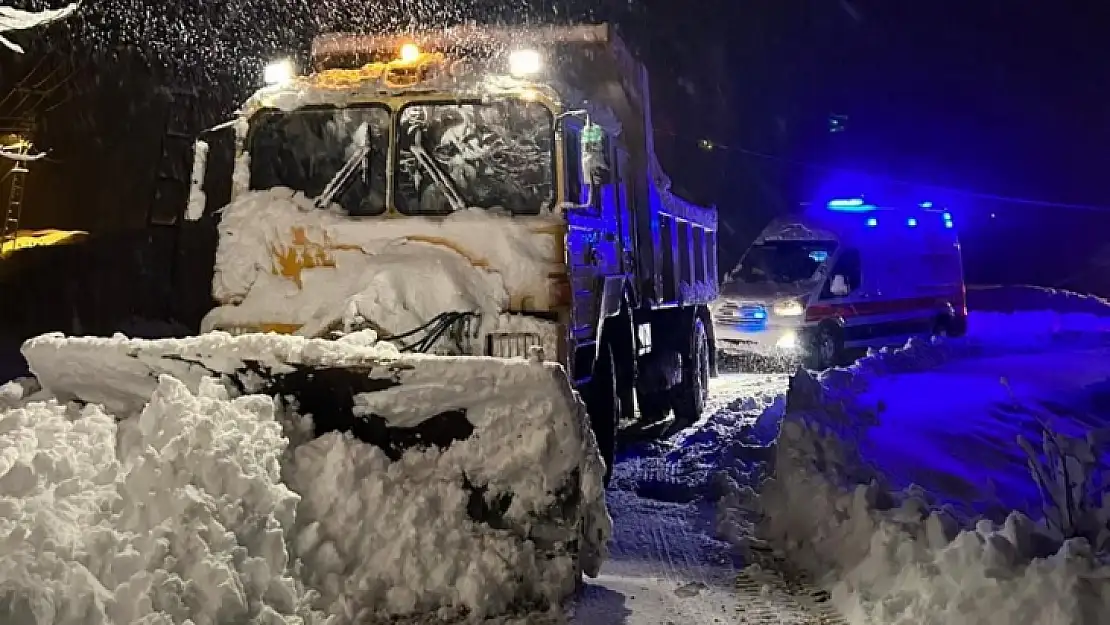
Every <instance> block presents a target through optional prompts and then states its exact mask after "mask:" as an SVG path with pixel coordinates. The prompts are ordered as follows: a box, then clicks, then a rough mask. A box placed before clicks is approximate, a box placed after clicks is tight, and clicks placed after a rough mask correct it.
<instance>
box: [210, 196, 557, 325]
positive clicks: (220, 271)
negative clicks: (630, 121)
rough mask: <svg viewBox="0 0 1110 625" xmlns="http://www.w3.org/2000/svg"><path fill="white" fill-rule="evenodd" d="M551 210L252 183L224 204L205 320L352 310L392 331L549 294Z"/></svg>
mask: <svg viewBox="0 0 1110 625" xmlns="http://www.w3.org/2000/svg"><path fill="white" fill-rule="evenodd" d="M557 223H558V221H557V220H556V218H554V217H543V216H540V217H528V218H520V217H516V218H513V219H507V218H504V217H501V216H498V215H495V214H492V213H490V212H489V211H486V210H483V209H477V208H475V209H468V210H465V211H459V212H456V213H453V214H451V215H449V216H445V217H403V218H388V217H374V218H351V217H347V216H346V215H344V214H342V213H341V212H339V211H337V210H318V209H315V208H314V207H313V204H312V200H310V199H309V198H307V197H305V196H304V194H302V193H299V192H294V191H292V190H289V189H281V188H279V189H271V190H268V191H253V192H249V193H247V194H246V195H244V196H242V197H241V198H240V199H238V200H237V201H235V202H233V203H232V204H230V205H228V206H227V207H226V208H225V209H224V210H223V215H222V218H221V221H220V226H219V244H218V247H217V250H216V263H215V273H214V275H213V283H212V294H213V296H214V297H215V298H216V299H217V300H218V301H220V302H222V303H224V304H229V305H225V306H221V307H219V308H216V309H214V310H213V311H212V312H211V313H209V315H208V316H207V317H206V318H205V320H204V323H203V329H204V330H205V331H207V330H211V329H214V328H221V327H222V328H232V327H244V326H250V325H257V324H275V323H280V324H290V325H296V326H304V327H302V329H301V333H303V334H311V333H313V332H315V331H318V330H322V329H324V328H326V327H328V326H329V325H330V324H333V323H335V322H336V321H339V320H342V319H346V318H348V317H349V316H352V315H354V314H358V315H361V316H362V317H364V318H366V319H368V320H371V321H372V322H373V323H374V324H375V325H376V326H377V327H378V328H380V329H382V330H384V331H386V332H390V333H398V332H404V331H407V330H409V329H411V328H413V327H416V326H418V325H420V324H422V323H424V322H426V321H427V320H429V319H431V318H432V317H434V316H435V315H437V314H439V313H442V312H446V311H474V310H477V311H480V312H482V313H484V314H488V315H489V316H496V315H497V314H498V313H499V312H501V311H503V310H506V309H508V308H509V307H510V306H511V305H517V306H519V305H521V304H522V303H525V302H526V303H527V304H528V305H529V307H530V308H538V309H543V308H545V307H546V306H547V305H548V304H549V301H548V297H549V296H548V289H547V282H546V281H547V276H548V274H549V273H551V272H552V271H553V270H554V269H555V267H556V266H557V265H558V264H559V262H560V259H559V253H558V249H559V247H558V244H557V242H556V237H554V236H551V235H549V234H546V233H543V232H537V230H543V229H545V228H546V227H549V226H551V225H555V224H557Z"/></svg>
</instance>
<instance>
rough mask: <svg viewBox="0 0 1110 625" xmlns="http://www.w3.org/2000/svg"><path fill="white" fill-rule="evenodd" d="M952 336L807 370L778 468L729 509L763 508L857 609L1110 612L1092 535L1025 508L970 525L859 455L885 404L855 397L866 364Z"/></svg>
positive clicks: (891, 613) (793, 389) (1045, 615)
mask: <svg viewBox="0 0 1110 625" xmlns="http://www.w3.org/2000/svg"><path fill="white" fill-rule="evenodd" d="M945 349H952V348H945V347H944V346H943V345H939V344H924V343H917V344H911V345H909V346H907V347H906V348H904V349H902V350H893V351H888V352H886V353H885V354H875V355H872V356H871V357H869V359H868V360H869V361H870V362H869V364H862V366H857V367H855V368H852V369H843V370H833V371H830V372H826V373H824V374H821V375H818V376H814V375H813V374H810V373H807V372H805V371H800V372H799V373H797V374H796V375H795V376H794V378H793V379H792V380H791V384H790V392H789V394H788V398H787V402H786V413H785V417H784V419H783V423H782V426H781V430H780V433H779V437H778V440H777V443H776V449H775V455H774V475H775V477H774V478H773V479H771V480H768V481H767V482H766V483H765V484H764V485H763V487H762V489H761V491H760V493H759V496H758V498H756V497H755V494H754V493H753V492H750V491H748V492H740V491H736V492H734V493H733V494H732V495H731V496H730V497H728V498H727V499H726V502H725V506H724V509H723V510H722V518H723V519H725V520H729V521H734V520H735V519H737V518H742V517H744V511H745V510H747V511H749V512H751V511H754V512H756V513H757V514H758V516H759V518H760V521H759V528H758V534H759V536H760V538H761V539H764V540H766V541H768V542H769V543H770V544H771V545H772V546H774V547H775V548H776V549H777V550H780V551H781V552H783V553H784V554H785V555H786V556H787V557H789V558H790V559H791V560H792V561H793V562H795V563H797V564H798V565H799V566H802V567H803V568H804V569H806V570H807V571H809V572H810V573H812V574H815V575H819V578H818V581H819V582H820V583H821V584H823V585H824V586H826V587H827V588H828V589H829V590H830V593H831V596H832V601H833V602H834V604H835V605H836V607H837V608H838V610H839V611H840V612H841V613H842V614H844V615H845V616H846V617H847V618H848V620H849V621H850V622H852V623H884V624H901V623H906V624H907V625H908V624H910V623H915V624H916V623H938V624H939V623H945V624H957V625H958V624H964V623H966V624H968V625H972V624H976V625H979V624H998V625H1010V624H1016V623H1054V624H1055V623H1076V624H1079V623H1090V622H1096V621H1098V620H1099V617H1098V615H1099V614H1107V613H1110V568H1107V566H1106V565H1105V564H1103V563H1102V562H1101V561H1100V560H1099V559H1098V557H1096V555H1094V554H1092V550H1091V548H1090V546H1089V544H1088V543H1087V542H1086V541H1085V540H1083V539H1073V540H1069V541H1066V542H1063V543H1062V544H1061V543H1060V541H1058V540H1056V539H1054V537H1053V535H1052V532H1050V531H1049V530H1048V529H1047V528H1046V527H1044V526H1043V525H1041V524H1039V523H1036V522H1034V521H1032V520H1030V519H1029V518H1027V517H1025V516H1023V515H1021V514H1019V513H1012V514H1011V515H1010V516H1009V518H1007V519H1006V521H1005V523H1003V524H1002V525H1000V526H995V525H993V524H991V523H990V522H989V521H979V522H978V523H977V524H975V526H974V527H972V528H968V529H964V530H962V531H961V524H960V521H959V520H958V519H957V517H956V515H955V513H953V512H952V511H951V510H948V509H944V508H941V509H939V510H938V509H931V508H930V505H929V501H928V497H927V496H926V494H925V493H922V492H920V491H919V490H916V489H911V490H909V491H906V492H901V493H892V492H890V490H889V489H888V488H886V487H885V486H884V484H883V480H882V476H881V475H880V474H879V473H878V472H877V471H876V470H875V469H874V468H873V467H870V466H868V465H867V463H865V462H864V461H863V459H862V458H861V456H860V454H859V451H858V449H857V448H856V447H855V445H854V443H853V441H857V440H861V439H862V438H863V436H864V432H865V430H866V428H867V427H868V426H869V424H872V423H874V422H875V420H876V419H878V418H880V417H881V415H880V414H879V411H876V410H874V409H871V410H870V411H868V410H864V408H863V407H862V406H861V405H859V404H857V403H856V402H855V401H854V400H855V396H856V395H857V394H858V391H859V389H860V388H863V387H865V386H866V378H867V377H869V376H871V375H875V374H876V373H878V372H880V370H890V369H897V370H900V371H906V370H913V369H914V368H917V367H928V366H929V364H928V363H929V362H931V361H935V360H934V359H936V358H938V357H943V354H944V350H945ZM880 410H881V409H880ZM722 527H723V528H724V529H725V530H727V529H728V524H722ZM737 542H738V544H740V546H743V547H747V546H750V544H749V543H748V542H747V541H746V540H737ZM1091 619H1094V620H1091Z"/></svg>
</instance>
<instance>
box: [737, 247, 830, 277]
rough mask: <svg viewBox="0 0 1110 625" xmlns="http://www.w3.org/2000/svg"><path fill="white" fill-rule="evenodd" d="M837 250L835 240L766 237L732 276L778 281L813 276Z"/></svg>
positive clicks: (749, 251) (745, 257)
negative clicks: (774, 239) (770, 238)
mask: <svg viewBox="0 0 1110 625" xmlns="http://www.w3.org/2000/svg"><path fill="white" fill-rule="evenodd" d="M834 250H836V242H835V241H764V242H762V243H758V244H756V245H753V246H752V247H751V249H749V250H748V253H747V254H745V255H744V258H743V260H741V261H740V266H738V267H737V268H736V269H735V270H734V271H733V273H732V276H731V278H732V280H733V281H735V282H746V283H755V282H770V283H775V284H790V283H794V282H804V281H807V280H812V279H814V278H816V274H817V270H818V269H820V268H821V267H822V266H823V265H824V264H825V261H827V260H828V258H829V256H831V255H832V253H833V251H834Z"/></svg>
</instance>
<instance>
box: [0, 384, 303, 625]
mask: <svg viewBox="0 0 1110 625" xmlns="http://www.w3.org/2000/svg"><path fill="white" fill-rule="evenodd" d="M154 384H155V388H154V392H153V394H152V395H151V396H150V403H149V405H148V406H147V407H146V408H144V409H143V410H142V411H141V412H140V413H138V414H135V415H132V418H131V419H129V420H128V421H126V422H124V423H122V424H117V422H116V420H115V419H114V418H113V417H112V416H111V415H109V414H107V413H105V412H104V410H103V409H102V408H101V407H99V406H87V407H85V408H79V407H77V406H73V405H65V404H62V403H59V402H57V401H54V400H49V401H36V402H30V403H26V404H25V405H22V406H20V407H17V408H13V409H6V410H3V411H2V412H0V535H2V536H4V537H5V538H4V539H3V540H2V541H0V553H2V554H3V557H2V558H0V620H2V621H3V622H5V623H13V624H14V623H19V624H27V625H30V624H35V625H48V624H54V625H64V624H71V623H72V624H75V625H76V624H85V623H104V622H110V623H132V622H139V621H143V622H148V623H184V622H186V621H187V620H189V619H191V621H192V622H195V623H198V624H199V623H227V622H248V621H249V622H254V623H268V624H275V623H300V622H305V623H316V622H322V621H323V618H322V614H321V613H319V612H317V611H313V610H311V609H310V608H309V603H310V602H311V600H312V599H313V595H312V593H311V592H308V591H306V590H305V589H304V587H303V586H302V585H301V584H300V583H299V582H298V581H297V580H296V579H295V578H294V577H293V576H292V575H291V573H292V570H293V569H292V567H291V561H290V558H289V552H288V549H287V547H286V544H285V540H284V539H283V536H284V535H285V534H286V533H291V532H293V531H294V528H295V521H294V519H295V512H296V507H297V501H298V496H297V495H296V494H295V493H293V492H292V491H291V490H289V488H287V487H286V486H285V485H283V484H282V483H281V479H280V463H279V460H280V458H281V454H282V452H283V451H284V449H285V440H284V438H283V437H282V433H281V426H280V425H279V424H278V423H277V421H275V420H274V409H273V403H272V402H271V401H270V400H269V399H268V398H265V397H242V398H239V399H236V400H228V399H227V397H226V395H224V394H223V392H222V390H221V389H219V388H218V387H216V386H215V385H212V384H204V385H201V388H199V389H198V390H197V391H196V392H195V393H194V392H193V391H190V390H189V389H187V388H186V387H185V385H184V384H182V383H180V382H178V381H175V380H173V379H171V378H168V377H166V378H163V379H162V380H161V381H156V382H154ZM8 390H9V392H12V393H14V391H15V390H16V389H15V388H14V386H11V387H9V389H8ZM13 396H14V395H13ZM300 619H304V620H303V621H301V620H300Z"/></svg>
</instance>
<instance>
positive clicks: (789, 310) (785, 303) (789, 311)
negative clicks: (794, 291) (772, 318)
mask: <svg viewBox="0 0 1110 625" xmlns="http://www.w3.org/2000/svg"><path fill="white" fill-rule="evenodd" d="M805 311H806V309H805V306H803V305H802V302H801V300H797V299H784V300H781V301H778V302H775V303H774V305H772V306H771V314H773V315H777V316H779V317H798V316H800V315H802V314H803V313H804V312H805Z"/></svg>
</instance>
